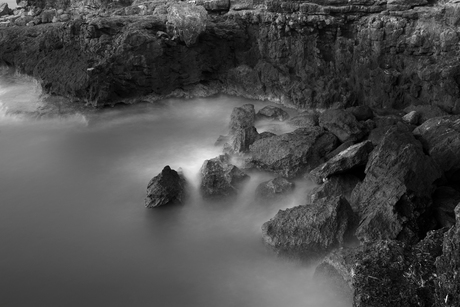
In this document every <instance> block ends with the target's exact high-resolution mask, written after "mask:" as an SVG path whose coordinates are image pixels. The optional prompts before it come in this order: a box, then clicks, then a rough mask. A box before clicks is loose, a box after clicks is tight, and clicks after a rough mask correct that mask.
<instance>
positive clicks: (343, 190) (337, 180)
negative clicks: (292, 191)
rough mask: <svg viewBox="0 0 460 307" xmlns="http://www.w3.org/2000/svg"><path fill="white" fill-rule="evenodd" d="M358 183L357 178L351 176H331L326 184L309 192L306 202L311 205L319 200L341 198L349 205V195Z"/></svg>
mask: <svg viewBox="0 0 460 307" xmlns="http://www.w3.org/2000/svg"><path fill="white" fill-rule="evenodd" d="M358 183H360V180H359V178H358V177H356V176H355V175H352V174H339V175H332V176H331V177H329V178H328V180H326V182H324V183H323V184H321V185H320V186H317V187H315V188H314V189H312V190H311V191H309V192H308V193H307V200H308V201H309V202H310V203H313V202H315V201H317V200H318V199H320V198H326V197H333V196H342V197H344V198H345V199H346V200H347V201H348V202H349V203H350V205H351V204H352V203H351V193H352V192H353V189H354V188H355V187H356V185H357V184H358ZM353 209H355V208H353Z"/></svg>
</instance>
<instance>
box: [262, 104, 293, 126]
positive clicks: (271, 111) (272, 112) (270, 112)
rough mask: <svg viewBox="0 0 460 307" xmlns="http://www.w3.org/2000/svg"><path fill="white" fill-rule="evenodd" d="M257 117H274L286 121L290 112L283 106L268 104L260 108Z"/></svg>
mask: <svg viewBox="0 0 460 307" xmlns="http://www.w3.org/2000/svg"><path fill="white" fill-rule="evenodd" d="M256 118H257V119H273V120H278V121H281V122H282V121H285V120H286V119H288V118H289V114H288V113H287V112H286V111H284V110H283V109H281V108H278V107H275V106H266V107H263V108H262V109H260V110H259V112H257V114H256Z"/></svg>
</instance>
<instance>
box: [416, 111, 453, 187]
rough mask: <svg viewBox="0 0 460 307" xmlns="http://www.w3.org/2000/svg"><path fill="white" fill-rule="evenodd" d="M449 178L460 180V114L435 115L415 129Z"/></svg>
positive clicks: (426, 148)
mask: <svg viewBox="0 0 460 307" xmlns="http://www.w3.org/2000/svg"><path fill="white" fill-rule="evenodd" d="M414 135H416V136H419V137H420V138H421V141H422V144H423V145H424V146H423V147H424V148H425V150H426V151H427V152H428V153H429V155H430V156H431V157H432V158H433V160H434V161H435V162H436V163H437V164H438V165H439V166H440V167H441V170H442V171H443V172H444V175H445V176H446V178H447V179H448V180H453V181H460V155H459V154H458V153H460V116H446V117H435V118H432V119H429V120H427V121H426V122H424V123H423V124H422V125H420V126H419V127H417V128H416V129H415V130H414Z"/></svg>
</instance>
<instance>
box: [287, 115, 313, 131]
mask: <svg viewBox="0 0 460 307" xmlns="http://www.w3.org/2000/svg"><path fill="white" fill-rule="evenodd" d="M318 118H319V116H318V114H316V113H315V112H304V113H301V114H299V115H296V116H294V117H292V118H291V119H290V120H289V124H291V125H292V126H295V127H300V128H311V127H315V126H318Z"/></svg>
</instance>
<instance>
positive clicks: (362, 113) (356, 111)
mask: <svg viewBox="0 0 460 307" xmlns="http://www.w3.org/2000/svg"><path fill="white" fill-rule="evenodd" d="M346 111H348V112H350V113H351V114H353V116H354V117H355V118H356V119H357V120H358V121H363V120H368V119H372V118H374V112H373V111H372V109H371V108H370V107H369V106H357V107H351V108H347V109H346Z"/></svg>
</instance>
